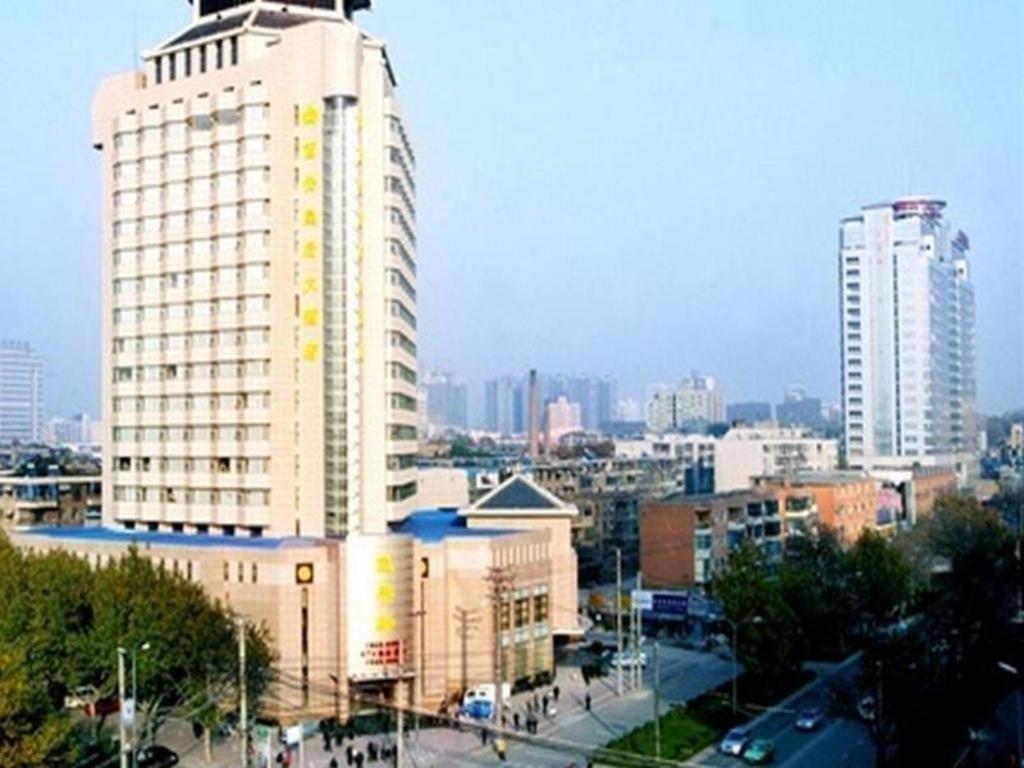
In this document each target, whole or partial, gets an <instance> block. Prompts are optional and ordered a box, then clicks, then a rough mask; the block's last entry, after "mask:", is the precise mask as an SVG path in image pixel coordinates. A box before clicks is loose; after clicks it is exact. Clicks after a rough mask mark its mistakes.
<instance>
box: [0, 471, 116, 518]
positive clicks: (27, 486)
mask: <svg viewBox="0 0 1024 768" xmlns="http://www.w3.org/2000/svg"><path fill="white" fill-rule="evenodd" d="M100 488H101V478H100V476H99V475H54V476H44V477H15V476H11V475H6V476H0V528H2V529H3V530H13V529H15V528H21V527H26V526H36V525H40V526H54V525H59V526H81V525H87V524H91V523H95V524H98V523H99V519H100Z"/></svg>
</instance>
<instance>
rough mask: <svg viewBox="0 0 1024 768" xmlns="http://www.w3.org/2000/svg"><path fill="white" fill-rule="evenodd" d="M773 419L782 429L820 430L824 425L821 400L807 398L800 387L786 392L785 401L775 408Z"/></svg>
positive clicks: (791, 388) (794, 387) (804, 391)
mask: <svg viewBox="0 0 1024 768" xmlns="http://www.w3.org/2000/svg"><path fill="white" fill-rule="evenodd" d="M775 419H776V420H777V421H778V422H779V424H780V425H781V426H783V427H810V428H811V429H821V428H822V427H823V426H824V425H825V417H824V415H823V413H822V409H821V400H820V399H819V398H817V397H808V396H807V390H805V389H804V388H803V387H800V386H793V387H790V388H789V389H787V390H786V395H785V399H784V400H783V401H782V402H781V403H779V404H778V406H776V408H775Z"/></svg>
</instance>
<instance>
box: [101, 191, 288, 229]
mask: <svg viewBox="0 0 1024 768" xmlns="http://www.w3.org/2000/svg"><path fill="white" fill-rule="evenodd" d="M269 215H270V201H269V200H246V201H245V202H244V203H242V204H241V205H239V204H237V203H227V204H222V205H210V206H206V207H202V208H196V209H195V210H191V211H180V212H178V213H168V214H166V215H162V216H144V217H142V218H138V219H121V220H119V221H115V222H114V226H113V232H114V237H138V236H139V235H162V234H164V233H165V232H166V233H169V234H182V235H183V234H186V233H187V231H188V229H189V227H192V226H195V225H203V224H238V223H239V222H241V221H243V220H246V221H247V222H250V226H252V227H253V228H258V229H263V218H264V217H266V216H269Z"/></svg>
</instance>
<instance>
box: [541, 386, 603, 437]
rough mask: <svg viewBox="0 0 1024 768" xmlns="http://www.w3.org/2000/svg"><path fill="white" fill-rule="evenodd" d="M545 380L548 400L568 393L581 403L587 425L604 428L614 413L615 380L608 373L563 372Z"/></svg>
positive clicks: (594, 428) (566, 397)
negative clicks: (584, 374) (591, 374)
mask: <svg viewBox="0 0 1024 768" xmlns="http://www.w3.org/2000/svg"><path fill="white" fill-rule="evenodd" d="M543 383H544V387H543V389H542V398H543V399H544V400H557V399H558V398H560V397H564V398H565V399H566V400H568V401H569V402H571V403H579V406H580V418H581V420H582V421H581V424H582V427H583V428H584V429H588V430H597V429H600V428H601V425H602V424H604V423H606V422H609V421H611V420H612V418H613V417H614V404H615V382H614V381H613V380H612V379H610V378H608V377H599V376H565V375H561V374H559V375H555V376H549V377H547V378H545V380H544V382H543Z"/></svg>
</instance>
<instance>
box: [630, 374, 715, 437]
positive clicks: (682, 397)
mask: <svg viewBox="0 0 1024 768" xmlns="http://www.w3.org/2000/svg"><path fill="white" fill-rule="evenodd" d="M723 421H725V396H724V395H723V393H722V390H721V387H719V386H718V384H717V382H716V381H715V379H714V378H713V377H711V376H703V375H701V374H699V373H696V372H694V373H693V374H692V375H691V376H690V377H688V378H686V379H683V381H682V382H680V384H679V385H678V386H677V387H670V386H668V385H664V384H660V385H658V386H657V387H656V388H655V389H654V391H653V392H652V393H651V396H650V398H649V399H648V401H647V428H648V429H650V430H651V431H652V432H668V431H671V430H676V429H689V428H692V427H695V426H701V425H707V424H716V423H720V422H723Z"/></svg>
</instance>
